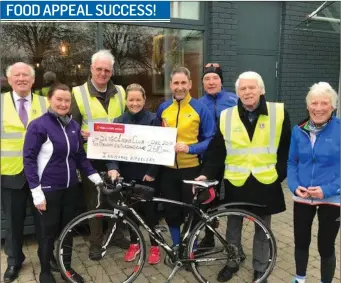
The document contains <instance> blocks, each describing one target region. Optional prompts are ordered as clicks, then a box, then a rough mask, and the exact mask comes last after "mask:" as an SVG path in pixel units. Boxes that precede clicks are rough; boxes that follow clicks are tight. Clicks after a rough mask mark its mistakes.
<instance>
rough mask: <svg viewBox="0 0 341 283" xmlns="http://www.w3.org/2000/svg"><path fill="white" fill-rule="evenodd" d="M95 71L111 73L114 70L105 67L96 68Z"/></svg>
mask: <svg viewBox="0 0 341 283" xmlns="http://www.w3.org/2000/svg"><path fill="white" fill-rule="evenodd" d="M95 71H96V72H97V73H102V72H104V73H106V74H110V73H111V72H112V70H108V69H103V68H95Z"/></svg>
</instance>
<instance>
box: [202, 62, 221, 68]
mask: <svg viewBox="0 0 341 283" xmlns="http://www.w3.org/2000/svg"><path fill="white" fill-rule="evenodd" d="M212 66H213V67H215V68H220V65H219V64H218V63H207V64H206V65H205V68H209V67H212Z"/></svg>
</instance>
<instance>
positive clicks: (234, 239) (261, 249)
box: [226, 215, 271, 272]
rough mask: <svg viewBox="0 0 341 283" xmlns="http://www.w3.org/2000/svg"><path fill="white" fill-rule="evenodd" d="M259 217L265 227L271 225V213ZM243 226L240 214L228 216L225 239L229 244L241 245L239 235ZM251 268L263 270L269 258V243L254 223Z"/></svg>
mask: <svg viewBox="0 0 341 283" xmlns="http://www.w3.org/2000/svg"><path fill="white" fill-rule="evenodd" d="M261 218H262V219H263V220H264V222H265V223H266V225H267V227H268V228H270V225H271V215H264V216H261ZM242 228H243V218H241V217H240V216H229V217H228V221H227V227H226V240H227V242H228V243H229V244H233V245H235V246H237V247H241V245H242V243H241V236H242ZM252 253H253V259H252V265H253V269H254V270H257V271H261V272H263V271H265V269H266V267H267V265H268V260H269V244H268V241H267V238H266V236H265V234H264V232H263V230H262V229H261V228H260V227H259V226H258V225H255V234H254V236H253V250H252Z"/></svg>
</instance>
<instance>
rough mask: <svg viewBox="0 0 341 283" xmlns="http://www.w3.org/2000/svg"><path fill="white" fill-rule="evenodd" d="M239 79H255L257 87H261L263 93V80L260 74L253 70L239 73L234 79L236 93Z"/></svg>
mask: <svg viewBox="0 0 341 283" xmlns="http://www.w3.org/2000/svg"><path fill="white" fill-rule="evenodd" d="M241 79H245V80H256V81H257V85H258V87H260V88H261V89H262V94H265V87H264V82H263V79H262V77H261V75H260V74H258V73H256V72H253V71H247V72H244V73H241V74H240V75H239V77H238V79H237V81H236V84H235V88H236V93H238V88H239V81H240V80H241Z"/></svg>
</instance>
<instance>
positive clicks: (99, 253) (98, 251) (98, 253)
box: [89, 244, 105, 261]
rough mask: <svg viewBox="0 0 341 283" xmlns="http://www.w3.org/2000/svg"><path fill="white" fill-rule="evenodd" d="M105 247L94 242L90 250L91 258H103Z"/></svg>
mask: <svg viewBox="0 0 341 283" xmlns="http://www.w3.org/2000/svg"><path fill="white" fill-rule="evenodd" d="M104 252H105V249H103V248H102V247H101V246H99V245H96V244H92V245H91V246H90V251H89V258H90V259H91V260H96V261H97V260H101V259H102V258H103V255H104Z"/></svg>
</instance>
